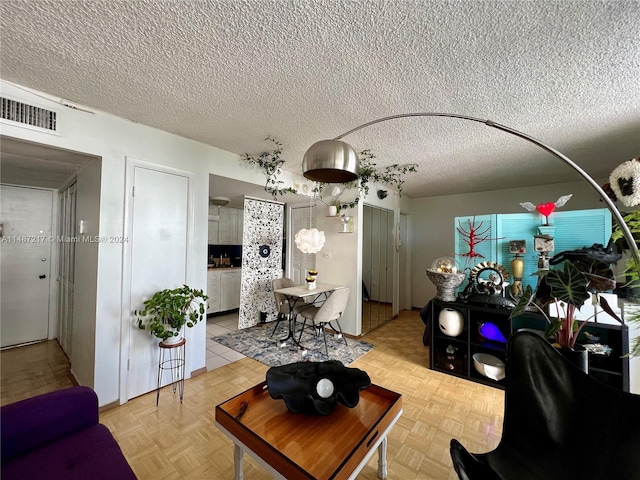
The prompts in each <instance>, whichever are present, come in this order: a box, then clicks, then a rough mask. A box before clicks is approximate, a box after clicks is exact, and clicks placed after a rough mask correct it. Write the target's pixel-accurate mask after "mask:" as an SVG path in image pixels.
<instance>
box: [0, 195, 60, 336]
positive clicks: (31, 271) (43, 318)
mask: <svg viewBox="0 0 640 480" xmlns="http://www.w3.org/2000/svg"><path fill="white" fill-rule="evenodd" d="M52 212H53V192H52V191H51V190H41V189H37V188H28V187H14V186H8V185H2V186H0V224H2V227H1V228H2V233H1V237H2V238H1V240H0V241H1V242H2V243H1V244H0V245H1V248H0V251H1V258H0V262H2V263H1V265H2V268H1V269H0V272H1V273H0V276H1V277H2V278H1V282H0V295H2V302H1V303H2V307H1V312H0V313H1V321H0V325H1V335H0V336H1V344H2V347H6V346H10V345H19V344H22V343H28V342H34V341H38V340H46V339H47V337H48V332H49V293H50V284H49V282H50V277H51V244H52V242H51V239H50V237H51V222H52V218H51V217H52Z"/></svg>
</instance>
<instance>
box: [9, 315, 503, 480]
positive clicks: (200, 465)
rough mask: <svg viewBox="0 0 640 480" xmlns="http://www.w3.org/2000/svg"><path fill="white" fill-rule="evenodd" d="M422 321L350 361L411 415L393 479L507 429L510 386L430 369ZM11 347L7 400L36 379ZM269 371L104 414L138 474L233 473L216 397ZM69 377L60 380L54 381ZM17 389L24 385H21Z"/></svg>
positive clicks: (437, 475) (393, 328)
mask: <svg viewBox="0 0 640 480" xmlns="http://www.w3.org/2000/svg"><path fill="white" fill-rule="evenodd" d="M423 330H424V325H423V324H422V321H421V320H420V317H419V315H418V312H417V311H403V312H402V313H401V314H400V316H399V317H398V318H396V319H394V320H392V321H391V322H388V323H387V324H385V325H384V326H382V327H380V328H378V329H376V330H374V331H372V332H371V333H369V334H368V335H366V337H365V339H366V340H367V341H369V342H371V343H373V344H375V348H374V349H373V350H372V351H371V352H369V353H367V354H366V355H364V356H363V357H360V358H359V359H358V360H357V361H355V362H354V363H353V364H352V365H351V366H353V367H358V368H360V369H362V370H364V371H366V372H367V373H368V374H369V376H370V377H371V380H372V381H373V382H374V383H377V384H379V385H382V386H384V387H386V388H389V389H391V390H395V391H397V392H399V393H401V394H402V396H403V398H402V401H403V408H404V412H403V415H402V417H401V418H400V420H399V421H398V423H397V424H396V426H395V427H394V428H393V430H392V431H391V432H390V434H389V442H388V453H387V455H388V457H387V458H388V468H389V477H388V478H389V479H391V480H393V479H397V480H412V479H416V480H429V479H434V480H445V479H452V480H453V479H456V478H457V477H456V475H455V472H454V471H453V468H452V466H451V458H450V456H449V441H450V440H451V438H457V439H459V440H460V441H461V442H462V443H463V444H464V445H465V446H466V447H468V448H469V449H470V450H471V451H474V452H484V451H488V450H491V449H493V448H494V447H495V446H496V445H497V444H498V442H499V439H500V435H501V430H502V414H503V409H504V392H503V391H502V390H498V389H494V388H491V387H488V386H485V385H480V384H476V383H472V382H468V381H465V380H462V379H458V378H455V377H452V376H449V375H445V374H442V373H438V372H433V371H431V370H429V368H428V349H427V348H426V347H424V346H423V345H422V332H423ZM46 343H49V342H46ZM24 348H31V347H24ZM14 350H19V349H14ZM11 353H12V350H8V351H4V352H2V354H1V357H0V358H1V361H2V403H3V404H5V403H8V401H14V400H15V399H17V398H18V397H20V395H23V396H24V395H26V396H30V395H28V393H27V391H28V389H29V387H24V388H20V387H19V385H18V384H17V383H16V382H9V381H8V380H6V379H5V374H9V372H14V370H12V367H10V365H11V364H12V363H13V361H12V360H13V359H12V358H11ZM15 353H17V352H14V354H15ZM62 356H63V357H64V355H62ZM14 357H15V355H14ZM266 371H267V367H266V366H265V365H263V364H261V363H259V362H256V361H255V360H252V359H250V358H244V359H242V360H239V361H236V362H233V363H231V364H229V365H225V366H223V367H220V368H217V369H215V370H213V371H210V372H208V373H206V374H203V375H199V376H196V377H194V378H191V379H189V380H187V381H186V382H185V394H184V402H183V404H182V405H181V404H180V402H179V399H178V397H177V394H176V395H174V394H173V393H172V391H171V389H170V388H169V387H165V388H164V389H163V390H162V391H161V393H160V405H159V406H158V407H156V405H155V392H154V393H150V394H146V395H143V396H141V397H138V398H135V399H133V400H131V401H129V402H127V403H126V404H124V405H122V406H119V407H117V408H114V409H111V410H109V411H106V412H102V413H101V415H100V420H101V422H102V423H104V424H105V425H107V426H108V427H109V429H110V430H111V431H112V432H113V434H114V435H115V437H116V439H117V440H118V442H119V443H120V446H121V448H122V450H123V452H124V454H125V456H126V457H127V460H128V461H129V463H130V464H131V466H132V467H133V469H134V471H135V472H136V475H137V476H138V477H139V478H140V479H154V480H156V479H167V480H173V479H232V478H233V447H232V443H231V441H230V440H228V439H227V438H226V437H225V436H224V435H223V434H222V433H220V432H219V431H218V429H217V428H216V427H215V425H214V410H215V406H216V405H218V404H219V403H221V402H223V401H225V400H226V399H228V398H229V397H231V396H234V395H236V394H238V393H240V392H242V391H244V390H245V389H247V388H249V387H251V386H252V385H254V384H256V383H258V382H261V381H263V380H264V378H265V373H266ZM11 374H12V375H14V374H15V373H11ZM23 374H24V373H23ZM64 386H66V385H62V384H61V383H60V382H59V381H58V382H56V381H54V382H52V384H51V387H50V390H55V389H57V388H62V387H64ZM5 389H6V391H5ZM12 389H17V390H20V391H21V393H18V394H13V393H12V391H11V390H12ZM38 393H42V387H38ZM33 394H35V392H34V393H33ZM376 462H377V455H373V458H372V459H371V460H370V461H369V463H368V465H367V466H366V467H365V468H364V470H363V471H362V472H361V474H360V475H359V476H358V479H360V480H374V479H376V478H377V475H376V466H377V463H376ZM244 473H245V479H247V480H263V479H264V480H266V479H270V478H271V477H270V475H268V474H267V473H266V472H265V471H264V470H263V469H262V468H261V467H260V466H259V465H257V464H256V463H255V462H254V461H253V460H252V459H250V458H248V457H247V456H245V465H244ZM291 480H294V479H291Z"/></svg>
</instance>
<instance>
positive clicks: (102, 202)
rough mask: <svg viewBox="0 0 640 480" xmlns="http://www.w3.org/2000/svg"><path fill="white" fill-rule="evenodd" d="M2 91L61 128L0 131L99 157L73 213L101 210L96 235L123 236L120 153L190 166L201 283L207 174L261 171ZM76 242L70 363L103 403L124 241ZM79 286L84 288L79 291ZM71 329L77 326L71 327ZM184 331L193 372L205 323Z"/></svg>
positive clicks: (176, 140) (245, 177) (177, 140)
mask: <svg viewBox="0 0 640 480" xmlns="http://www.w3.org/2000/svg"><path fill="white" fill-rule="evenodd" d="M0 91H1V93H2V95H3V96H5V97H8V98H12V99H15V100H18V101H22V102H25V103H28V104H30V105H35V106H38V107H42V108H47V109H50V110H55V111H57V112H58V125H59V127H60V128H59V132H60V135H52V134H49V133H44V132H40V131H36V130H33V129H29V128H25V127H22V126H18V125H10V124H8V123H3V124H2V134H3V135H6V136H9V137H14V138H17V139H21V140H25V141H29V142H36V143H40V144H44V145H50V146H53V147H57V148H62V149H68V150H72V151H77V152H83V153H87V154H90V155H95V156H97V157H101V158H102V163H101V166H100V171H99V172H97V171H93V170H91V168H89V169H88V170H87V171H86V172H82V173H81V176H83V177H84V178H83V183H84V184H85V186H86V191H85V192H84V194H85V195H84V198H85V199H86V200H80V197H79V204H78V209H79V211H82V213H79V216H78V218H82V217H81V216H80V215H85V216H86V217H87V218H89V219H94V218H95V212H96V209H99V219H96V221H91V222H90V224H89V233H88V234H91V235H99V236H101V237H109V236H122V235H123V232H124V199H125V190H124V189H125V157H127V156H131V157H136V158H140V159H142V160H147V161H150V162H153V163H157V164H161V165H166V166H169V167H175V168H179V169H183V170H187V171H190V172H193V173H194V174H195V178H196V182H195V185H194V187H195V198H196V202H195V212H194V214H195V225H194V252H195V253H194V258H193V259H191V260H190V262H189V263H190V265H188V271H190V272H191V278H190V279H189V284H190V285H192V286H194V287H195V288H199V289H203V290H206V287H207V285H206V273H207V271H206V263H207V228H208V218H207V216H208V194H209V174H210V173H214V174H218V175H219V174H220V173H222V172H224V175H225V176H227V177H230V178H235V179H238V180H242V181H245V182H249V183H255V184H256V185H263V184H264V175H263V173H262V172H261V171H259V170H257V169H256V168H254V167H251V166H249V165H247V164H246V163H244V162H241V161H240V157H239V156H238V155H235V154H232V153H230V152H226V151H224V150H220V149H218V148H214V147H211V146H208V145H204V144H202V143H198V142H195V141H192V140H188V139H185V138H182V137H179V136H177V135H172V134H169V133H166V132H162V131H160V130H157V129H154V128H150V127H147V126H144V125H139V124H136V123H133V122H129V121H127V120H123V119H121V118H117V117H114V116H111V115H108V114H104V113H100V112H97V113H95V114H90V113H86V112H82V111H80V110H73V109H69V108H66V107H63V106H61V104H60V101H61V99H58V98H56V97H53V96H50V95H48V94H45V93H42V92H36V91H32V90H29V89H24V88H19V87H16V86H14V85H11V84H9V83H6V82H3V81H0ZM296 178H298V179H299V178H301V177H297V176H295V175H293V174H289V172H285V173H283V175H282V180H284V181H286V182H288V183H292V182H293V180H292V179H296ZM297 181H300V180H297ZM98 185H99V187H98ZM92 189H93V190H92ZM98 195H99V197H98ZM85 201H86V202H87V203H86V204H85V203H84V202H85ZM79 247H80V248H79V249H78V251H79V253H78V254H79V258H81V259H82V261H81V264H80V265H79V268H78V269H77V272H76V278H75V283H76V288H77V289H76V301H75V303H74V309H75V311H76V315H77V316H78V325H77V328H78V330H77V333H78V334H79V335H80V336H81V338H79V339H78V341H79V342H81V343H75V340H74V347H73V354H72V355H73V358H72V361H73V369H74V373H75V374H76V375H77V376H78V378H79V379H80V380H81V381H82V383H84V384H85V385H88V386H91V387H93V388H94V389H95V390H96V392H97V394H98V397H99V401H100V405H106V404H109V403H112V402H117V401H118V400H119V398H120V395H119V384H120V373H121V369H122V368H124V366H123V365H121V362H120V349H121V347H122V345H121V344H120V339H119V338H120V337H119V332H120V329H121V328H130V327H131V326H132V322H131V319H130V316H129V310H128V309H127V308H126V307H127V306H125V305H123V302H122V293H123V292H122V275H123V270H122V269H123V265H122V259H123V248H122V244H116V243H113V244H110V243H99V244H94V245H90V244H88V245H84V246H79ZM80 286H82V288H81V289H80V290H78V288H80ZM133 308H135V307H133ZM94 319H95V323H94V322H93V320H94ZM75 328H76V326H75V325H74V333H76V331H75ZM92 330H93V331H92ZM137 333H138V332H136V334H137ZM189 338H190V342H189V345H188V351H187V371H188V372H191V371H194V370H197V369H199V368H203V367H204V366H205V342H206V331H205V325H204V324H203V323H201V324H198V325H196V327H194V329H193V331H191V332H189ZM123 363H125V362H123ZM92 377H93V378H92Z"/></svg>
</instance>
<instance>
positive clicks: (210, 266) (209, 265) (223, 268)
mask: <svg viewBox="0 0 640 480" xmlns="http://www.w3.org/2000/svg"><path fill="white" fill-rule="evenodd" d="M207 270H242V267H231V266H224V267H215V266H213V265H212V264H208V265H207Z"/></svg>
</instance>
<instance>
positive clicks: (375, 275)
mask: <svg viewBox="0 0 640 480" xmlns="http://www.w3.org/2000/svg"><path fill="white" fill-rule="evenodd" d="M362 225H363V228H362V230H363V238H362V255H363V257H362V282H363V290H362V302H363V303H362V333H366V332H369V331H371V330H373V329H374V328H376V327H378V326H380V325H382V324H383V323H384V322H387V321H389V320H391V317H392V314H393V313H392V312H393V308H392V307H393V304H392V302H393V288H394V285H393V255H394V252H393V211H391V210H386V209H382V208H377V207H372V206H369V205H364V206H363V222H362Z"/></svg>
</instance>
